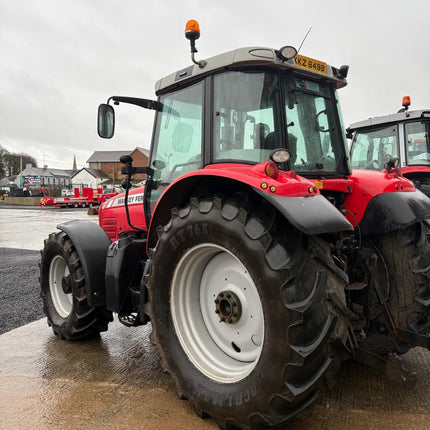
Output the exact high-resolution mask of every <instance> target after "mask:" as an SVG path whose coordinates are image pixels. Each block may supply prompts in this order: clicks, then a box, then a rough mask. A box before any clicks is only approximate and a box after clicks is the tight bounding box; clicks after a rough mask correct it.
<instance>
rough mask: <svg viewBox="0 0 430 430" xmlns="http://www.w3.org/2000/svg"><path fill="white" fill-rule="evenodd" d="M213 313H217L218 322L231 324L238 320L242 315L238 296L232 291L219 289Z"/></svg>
mask: <svg viewBox="0 0 430 430" xmlns="http://www.w3.org/2000/svg"><path fill="white" fill-rule="evenodd" d="M215 313H216V314H218V315H219V317H220V322H225V323H227V324H233V323H235V322H237V321H239V319H240V317H241V315H242V306H241V304H240V300H239V297H238V296H237V295H236V294H234V293H233V292H232V291H221V292H220V293H219V294H218V296H217V298H216V299H215Z"/></svg>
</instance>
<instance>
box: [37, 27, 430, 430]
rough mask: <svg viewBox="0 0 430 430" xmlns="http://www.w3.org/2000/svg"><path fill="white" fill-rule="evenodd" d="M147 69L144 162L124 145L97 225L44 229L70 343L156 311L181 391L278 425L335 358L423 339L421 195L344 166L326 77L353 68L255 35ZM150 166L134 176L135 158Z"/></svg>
mask: <svg viewBox="0 0 430 430" xmlns="http://www.w3.org/2000/svg"><path fill="white" fill-rule="evenodd" d="M188 24H189V25H188V26H187V28H186V36H187V38H188V39H189V40H190V41H191V51H192V60H193V63H194V64H193V65H191V66H188V67H186V68H184V69H182V70H179V71H177V72H176V73H173V74H172V75H169V76H167V77H165V78H163V79H161V80H159V81H158V82H157V84H156V94H157V96H158V97H157V100H148V99H140V98H133V97H123V96H114V97H111V98H109V100H108V103H107V104H102V105H101V106H100V107H99V114H98V119H99V121H98V130H99V135H100V136H101V137H104V138H111V137H112V136H113V131H114V125H115V112H114V109H113V107H112V105H111V102H113V103H115V104H122V103H129V104H134V105H137V106H140V107H143V108H145V109H152V110H155V123H154V131H153V139H152V144H151V154H150V159H149V166H148V167H147V168H136V167H134V166H133V160H132V158H131V157H130V156H124V157H122V159H121V161H122V162H123V163H124V167H123V173H124V174H125V176H126V178H125V180H124V183H123V186H124V188H125V192H124V193H122V194H119V195H117V196H115V197H113V198H111V199H110V200H108V201H106V202H104V203H103V204H102V205H101V207H100V214H99V225H97V224H95V223H92V222H86V221H75V222H70V223H65V224H61V225H59V226H58V229H59V231H58V232H56V233H52V234H51V235H50V236H49V238H48V239H47V240H46V241H45V247H44V249H43V250H42V257H41V263H40V283H41V291H42V298H43V302H44V308H45V312H46V315H47V317H48V323H49V324H50V325H51V326H52V329H53V331H54V333H55V334H56V335H58V336H59V337H60V338H64V339H68V340H75V339H83V338H87V337H90V336H93V335H97V334H98V333H100V332H101V331H104V330H107V328H108V323H109V322H110V321H111V320H112V313H115V314H117V315H118V319H119V321H121V322H122V323H123V324H125V325H126V326H129V327H135V326H139V325H142V324H148V323H150V324H152V329H153V331H152V340H153V342H154V343H155V344H156V345H157V346H158V348H159V351H160V355H161V359H162V366H163V368H164V369H165V370H167V371H168V372H169V373H170V374H171V376H172V378H173V380H174V381H175V384H176V390H177V393H178V395H179V396H180V397H181V398H186V399H188V400H189V401H190V402H191V403H192V404H193V406H194V409H195V410H196V412H197V413H198V414H199V416H201V417H202V418H204V417H208V416H210V417H213V419H214V420H215V421H216V422H217V423H218V425H219V426H220V428H223V429H233V428H242V429H251V428H253V429H254V428H265V427H276V426H279V425H282V424H284V423H286V422H288V421H290V420H291V419H293V418H294V417H295V416H297V414H298V413H300V411H301V410H303V409H304V408H306V407H308V406H309V405H311V404H312V403H313V402H314V401H315V399H316V398H317V396H318V393H319V388H320V386H321V384H322V383H323V382H324V381H325V380H326V379H327V378H330V377H332V376H333V374H334V373H335V371H336V369H337V367H338V366H339V364H340V362H341V361H342V360H345V359H350V358H353V359H356V360H358V361H361V362H364V363H367V364H369V365H373V366H376V367H379V368H380V369H381V370H383V371H386V370H387V369H393V368H394V369H396V368H397V369H398V371H397V372H391V377H394V378H400V377H402V376H403V374H402V370H401V366H397V367H396V366H393V361H395V357H396V354H402V353H404V352H406V351H407V350H408V349H409V348H411V347H414V346H422V347H426V348H429V345H430V343H429V327H430V318H429V305H430V287H429V276H430V240H429V233H430V200H429V199H428V198H427V197H426V196H424V194H422V193H421V192H419V191H417V190H416V189H415V187H414V185H413V183H412V182H410V181H409V180H407V179H406V178H404V177H402V176H400V175H399V174H398V170H397V169H396V168H395V167H394V166H388V169H387V170H386V171H385V172H379V171H364V170H363V171H360V170H357V171H354V172H352V171H351V169H350V165H349V162H348V153H347V145H346V140H345V137H344V130H343V125H342V122H341V117H340V108H339V102H338V97H337V90H338V89H339V88H342V87H344V86H345V85H346V80H345V78H346V75H347V71H348V67H347V66H342V67H340V68H335V67H332V66H330V65H328V64H326V63H324V62H321V61H318V60H313V59H310V58H307V57H303V56H300V55H298V54H297V51H296V50H295V49H294V48H293V47H290V46H285V47H283V48H281V49H279V50H277V49H271V48H261V47H251V48H243V49H237V50H234V51H231V52H227V53H224V54H221V55H218V56H215V57H212V58H207V59H206V60H204V61H202V60H201V61H197V60H196V59H195V53H196V52H197V50H196V47H195V40H196V39H197V38H198V37H199V34H200V33H199V31H198V24H197V23H196V22H195V21H191V22H189V23H188ZM143 172H144V173H146V174H147V178H146V183H145V186H144V187H142V188H137V189H131V187H130V186H131V178H132V176H133V175H134V174H135V173H143Z"/></svg>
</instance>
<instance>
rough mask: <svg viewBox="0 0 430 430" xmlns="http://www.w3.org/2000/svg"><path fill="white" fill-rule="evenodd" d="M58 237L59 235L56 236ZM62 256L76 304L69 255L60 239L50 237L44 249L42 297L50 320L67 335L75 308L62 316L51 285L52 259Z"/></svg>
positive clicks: (61, 332)
mask: <svg viewBox="0 0 430 430" xmlns="http://www.w3.org/2000/svg"><path fill="white" fill-rule="evenodd" d="M55 238H56V239H58V235H56V236H55ZM57 255H59V256H61V257H62V258H63V259H64V261H65V263H66V265H67V267H68V269H69V273H70V278H71V281H72V297H73V307H74V306H76V303H75V301H76V299H75V295H76V291H75V290H76V285H75V282H74V281H73V272H74V269H73V267H72V266H71V265H70V263H69V256H68V255H67V254H66V252H65V250H64V248H63V246H61V244H60V243H59V242H58V240H52V239H51V238H50V239H48V241H47V243H46V244H45V248H44V250H43V259H42V261H41V268H40V273H41V291H42V299H43V303H44V305H45V313H46V315H47V317H48V320H49V321H50V323H51V325H53V326H54V327H55V328H56V330H58V331H59V334H60V335H63V336H65V333H67V332H68V330H69V327H70V326H72V325H73V318H74V313H73V310H72V312H70V314H69V315H68V316H67V317H62V316H60V315H59V314H58V312H57V310H56V308H55V306H54V303H53V299H52V295H51V291H50V285H49V271H50V268H51V264H52V260H53V259H54V258H55V257H56V256H57Z"/></svg>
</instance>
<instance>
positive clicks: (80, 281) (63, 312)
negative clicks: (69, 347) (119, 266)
mask: <svg viewBox="0 0 430 430" xmlns="http://www.w3.org/2000/svg"><path fill="white" fill-rule="evenodd" d="M39 266H40V278H39V282H40V287H41V297H42V300H43V310H44V312H45V314H46V316H47V319H48V324H49V325H50V326H51V327H52V330H53V332H54V333H55V334H56V335H57V336H58V337H59V338H60V339H67V340H77V339H84V338H89V337H93V336H95V335H98V334H99V333H100V332H102V331H106V330H107V329H108V324H109V322H110V321H112V320H113V318H112V312H109V311H107V310H106V309H104V308H101V307H91V306H89V305H88V302H87V290H86V285H85V277H84V273H83V270H82V265H81V261H80V258H79V255H78V253H77V251H76V249H75V247H74V245H73V242H72V240H71V239H70V238H69V236H67V234H66V233H64V232H59V233H51V234H50V235H49V238H48V239H46V240H45V246H44V248H43V250H42V251H41V261H40V264H39Z"/></svg>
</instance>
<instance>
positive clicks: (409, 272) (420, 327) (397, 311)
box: [375, 222, 430, 347]
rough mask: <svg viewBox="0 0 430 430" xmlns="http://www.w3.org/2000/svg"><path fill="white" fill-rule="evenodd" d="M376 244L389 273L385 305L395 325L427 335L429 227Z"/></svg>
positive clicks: (405, 231) (429, 314)
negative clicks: (387, 295)
mask: <svg viewBox="0 0 430 430" xmlns="http://www.w3.org/2000/svg"><path fill="white" fill-rule="evenodd" d="M375 243H376V245H377V247H378V249H379V250H380V252H381V254H382V256H383V258H384V261H385V264H386V266H387V269H388V274H389V284H390V287H389V290H390V291H389V297H388V304H389V308H390V311H391V315H392V317H393V319H394V323H395V325H396V326H397V327H399V328H402V329H404V330H408V331H411V332H413V333H417V334H420V335H430V227H429V226H428V224H426V223H424V222H420V223H416V224H414V225H411V226H409V227H407V228H405V229H402V230H398V231H396V232H394V233H390V234H387V235H384V236H380V237H378V238H377V239H376V241H375ZM412 346H414V345H409V347H412Z"/></svg>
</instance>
